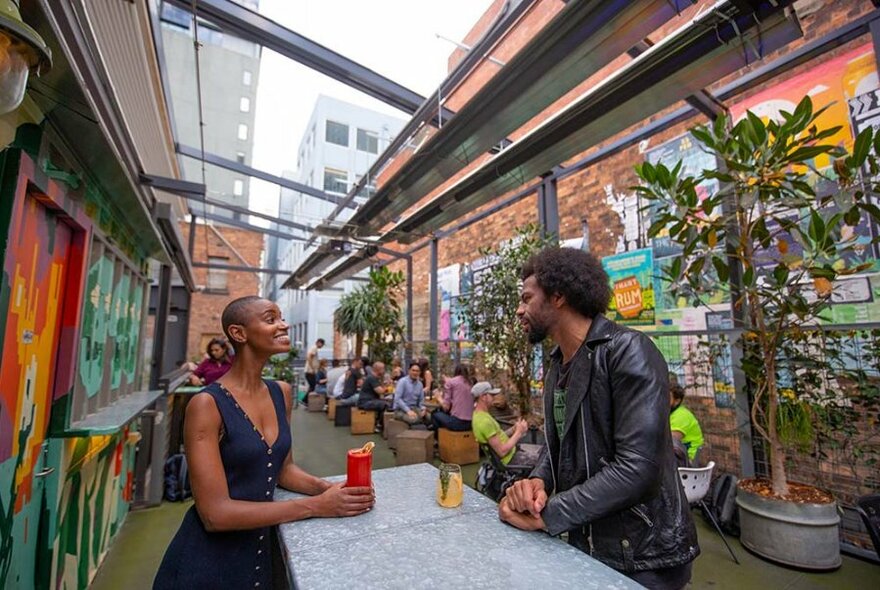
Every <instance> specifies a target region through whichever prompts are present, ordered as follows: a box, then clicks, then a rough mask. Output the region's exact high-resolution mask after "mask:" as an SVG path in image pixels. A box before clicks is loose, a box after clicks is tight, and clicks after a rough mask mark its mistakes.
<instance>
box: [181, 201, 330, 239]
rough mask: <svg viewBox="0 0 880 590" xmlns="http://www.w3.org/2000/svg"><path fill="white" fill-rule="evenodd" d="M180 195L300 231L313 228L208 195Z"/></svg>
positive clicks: (202, 215)
mask: <svg viewBox="0 0 880 590" xmlns="http://www.w3.org/2000/svg"><path fill="white" fill-rule="evenodd" d="M182 196H183V197H184V198H185V199H187V200H189V201H193V202H196V203H201V204H203V205H210V206H211V207H217V208H218V209H225V210H227V211H232V212H233V213H238V214H239V215H251V216H253V217H259V218H260V219H265V220H267V221H271V222H272V223H277V224H278V225H283V226H285V227H289V228H292V229H298V230H300V231H304V232H309V233H311V231H312V230H313V229H314V228H313V227H312V226H310V225H303V224H302V223H297V222H295V221H288V220H286V219H282V218H280V217H277V216H273V215H268V214H266V213H260V212H259V211H253V210H251V209H247V208H245V207H239V206H237V205H231V204H229V203H225V202H223V201H218V200H217V199H212V198H210V197H197V196H195V195H182ZM195 215H198V216H199V217H204V214H203V213H199V212H196V213H195ZM224 219H225V218H224Z"/></svg>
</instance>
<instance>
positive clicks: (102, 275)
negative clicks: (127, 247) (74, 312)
mask: <svg viewBox="0 0 880 590" xmlns="http://www.w3.org/2000/svg"><path fill="white" fill-rule="evenodd" d="M100 248H102V246H101V244H100V243H99V242H96V243H94V244H93V245H92V260H94V262H90V264H89V277H88V283H87V285H86V300H85V307H84V308H83V330H82V332H81V336H80V346H79V365H78V372H79V378H80V382H81V383H82V385H83V388H84V389H85V392H86V395H88V397H92V396H94V395H96V394H97V393H98V392H99V391H100V390H101V383H102V381H103V379H104V354H105V350H104V347H105V346H106V344H107V333H108V330H109V324H110V318H109V316H110V310H111V301H112V289H113V261H112V260H110V259H109V258H108V257H106V256H100V255H99V256H97V259H96V260H95V258H96V257H95V250H96V249H100Z"/></svg>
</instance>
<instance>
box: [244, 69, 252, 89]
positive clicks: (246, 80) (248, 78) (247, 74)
mask: <svg viewBox="0 0 880 590" xmlns="http://www.w3.org/2000/svg"><path fill="white" fill-rule="evenodd" d="M252 77H253V74H251V73H250V71H249V70H245V71H243V72H242V73H241V83H242V84H244V85H245V86H250V85H251V78H252Z"/></svg>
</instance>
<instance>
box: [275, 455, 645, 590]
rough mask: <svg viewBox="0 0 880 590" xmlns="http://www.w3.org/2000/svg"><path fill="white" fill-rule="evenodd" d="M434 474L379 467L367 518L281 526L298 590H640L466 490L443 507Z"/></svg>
mask: <svg viewBox="0 0 880 590" xmlns="http://www.w3.org/2000/svg"><path fill="white" fill-rule="evenodd" d="M437 477H438V471H437V469H436V468H435V467H433V466H432V465H428V464H427V463H422V464H419V465H408V466H405V467H394V468H391V469H381V470H376V471H374V472H373V484H374V486H375V488H376V507H375V508H374V509H373V510H371V511H370V512H368V513H366V514H364V515H361V516H357V517H354V518H346V519H341V518H332V519H312V520H306V521H300V522H294V523H287V524H283V525H281V526H279V527H278V528H279V537H280V539H281V543H282V549H283V550H284V554H285V558H286V560H287V564H288V568H289V571H290V573H291V577H292V578H293V580H294V581H295V583H296V587H297V588H299V589H300V590H313V589H323V588H327V589H331V588H332V589H335V588H342V587H351V588H364V589H369V588H383V589H385V588H389V589H395V588H401V589H404V588H405V589H407V590H410V589H414V588H441V587H444V588H445V587H449V588H463V587H464V588H472V589H479V588H501V589H504V590H508V589H518V588H523V589H526V588H528V589H529V590H533V589H534V588H542V587H552V588H554V589H559V588H578V589H584V588H586V589H590V588H595V589H597V590H598V589H606V588H607V589H615V590H617V589H620V590H627V589H633V588H640V586H639V585H638V584H636V583H635V582H633V581H632V580H630V579H629V578H626V577H624V576H623V575H621V574H619V573H618V572H616V571H614V570H612V569H611V568H608V567H606V566H605V565H603V564H601V563H599V562H598V561H596V560H594V559H592V558H591V557H589V556H588V555H586V554H584V553H582V552H581V551H578V550H577V549H575V548H573V547H571V546H569V545H568V544H566V543H564V542H563V541H561V540H559V539H556V538H552V537H549V536H547V535H546V534H544V533H537V532H533V533H527V532H523V531H519V530H517V529H515V528H513V527H511V526H508V525H506V524H504V523H502V522H501V521H500V520H499V519H498V507H497V504H495V503H494V502H493V501H491V500H489V499H488V498H486V497H485V496H483V495H482V494H479V493H477V492H476V491H474V490H472V489H471V488H469V487H467V486H465V488H464V501H463V502H462V505H461V506H460V507H458V508H442V507H440V506H439V505H438V504H437V502H436V500H435V495H436V485H437ZM343 478H344V476H337V477H334V478H328V479H331V480H336V481H341V480H342V479H343ZM298 496H299V495H298V494H294V493H291V492H288V491H285V490H280V489H279V490H277V491H276V493H275V499H276V500H283V499H289V498H296V497H298Z"/></svg>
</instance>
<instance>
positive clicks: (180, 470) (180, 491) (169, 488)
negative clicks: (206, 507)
mask: <svg viewBox="0 0 880 590" xmlns="http://www.w3.org/2000/svg"><path fill="white" fill-rule="evenodd" d="M190 496H192V489H191V488H190V485H189V470H188V469H187V466H186V456H185V455H183V454H182V453H178V454H177V455H171V456H170V457H168V459H166V460H165V499H166V500H168V501H169V502H182V501H184V500H186V499H187V498H189V497H190Z"/></svg>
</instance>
